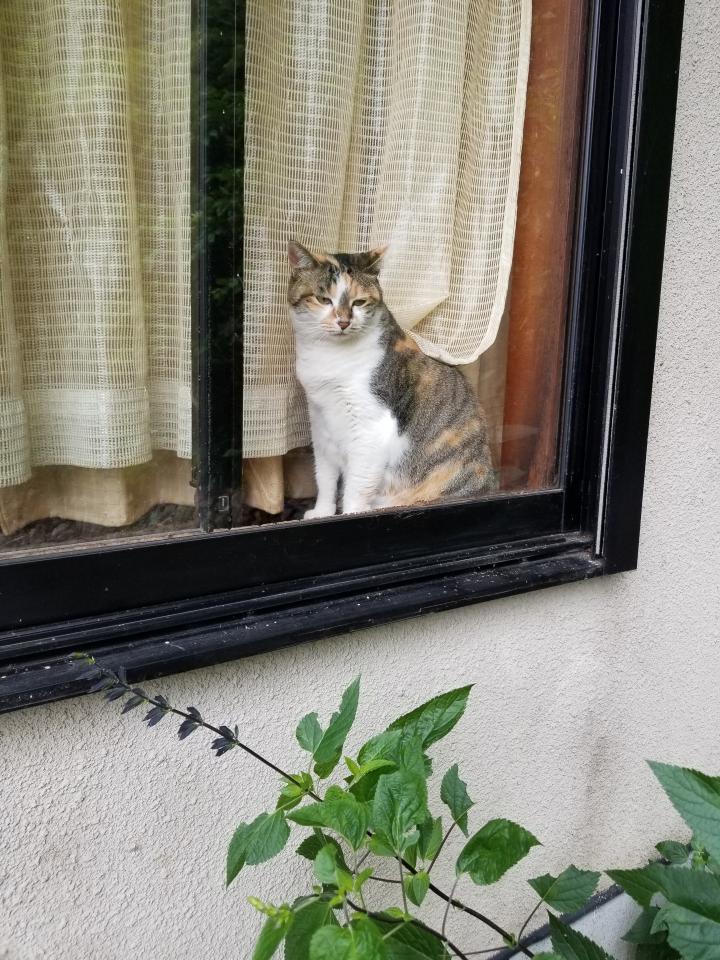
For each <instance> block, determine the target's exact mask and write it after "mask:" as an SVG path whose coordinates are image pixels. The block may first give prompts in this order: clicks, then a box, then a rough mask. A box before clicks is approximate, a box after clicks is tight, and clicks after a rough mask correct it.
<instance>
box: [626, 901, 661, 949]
mask: <svg viewBox="0 0 720 960" xmlns="http://www.w3.org/2000/svg"><path fill="white" fill-rule="evenodd" d="M657 915H658V907H643V909H642V911H641V912H640V914H639V915H638V917H637V918H636V920H635V923H633V925H632V926H631V927H630V929H629V930H628V931H627V933H626V934H625V936H624V937H623V940H625V942H626V943H661V942H662V941H664V940H667V934H666V933H665V931H663V930H661V931H659V932H658V933H653V932H652V928H653V924H654V923H655V918H656V917H657Z"/></svg>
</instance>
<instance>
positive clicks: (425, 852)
mask: <svg viewBox="0 0 720 960" xmlns="http://www.w3.org/2000/svg"><path fill="white" fill-rule="evenodd" d="M418 831H419V834H420V836H419V837H418V854H419V856H420V858H421V859H422V860H432V859H433V858H434V857H435V854H436V853H437V852H438V850H439V849H440V845H441V844H442V839H443V826H442V817H435V818H433V817H428V818H427V819H426V820H424V821H423V822H422V823H421V824H420V826H419V827H418Z"/></svg>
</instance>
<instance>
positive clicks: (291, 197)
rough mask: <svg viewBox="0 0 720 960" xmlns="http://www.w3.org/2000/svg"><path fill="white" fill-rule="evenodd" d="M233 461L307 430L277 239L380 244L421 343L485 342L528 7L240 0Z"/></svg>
mask: <svg viewBox="0 0 720 960" xmlns="http://www.w3.org/2000/svg"><path fill="white" fill-rule="evenodd" d="M247 10H248V35H247V100H246V106H247V148H246V169H245V191H246V194H245V202H246V214H245V215H246V220H245V223H246V237H245V249H246V262H245V334H244V338H245V339H244V342H245V417H244V444H245V454H246V455H247V456H251V457H265V456H272V455H278V454H283V453H285V452H286V451H287V450H289V449H290V448H292V447H297V446H299V445H301V444H303V443H306V442H307V441H308V430H307V422H306V414H305V407H304V403H303V399H302V396H301V394H300V392H299V390H298V387H297V384H296V382H295V379H294V376H293V348H292V337H291V332H290V328H289V324H288V320H287V311H286V306H285V287H286V283H287V265H286V252H285V251H286V245H287V241H288V239H289V238H291V237H292V238H296V239H298V240H300V241H302V242H303V243H304V244H306V245H307V246H309V247H310V248H311V249H329V250H338V249H340V250H357V249H362V248H367V247H369V246H374V245H379V244H386V243H389V244H390V247H389V250H388V253H387V255H386V259H385V268H384V270H383V274H382V279H383V284H384V288H385V293H386V298H387V300H388V303H389V304H390V306H391V308H392V309H393V311H394V312H395V314H396V316H397V318H398V320H399V321H400V323H402V324H403V326H405V327H406V328H408V329H411V330H412V332H413V335H414V336H415V337H416V339H417V340H418V342H419V343H420V345H421V346H422V348H423V349H424V350H425V351H426V352H428V353H430V354H432V355H433V356H436V357H439V358H440V359H443V360H445V361H447V362H451V363H471V362H472V361H474V360H476V359H477V358H478V357H479V356H480V355H481V354H482V353H483V352H484V351H485V350H487V348H488V347H490V346H491V345H492V343H493V341H494V339H495V337H496V334H497V330H498V326H499V324H500V321H501V318H502V316H503V311H504V307H505V299H506V293H507V285H508V277H509V271H510V263H511V258H512V247H513V237H514V227H515V212H516V200H517V188H518V177H519V168H520V152H521V144H522V129H523V116H524V105H525V90H526V83H527V71H528V59H529V40H530V20H531V2H530V0H362V2H360V0H292V2H290V0H286V2H283V3H272V4H270V3H266V2H261V0H252V2H250V3H249V4H248V7H247Z"/></svg>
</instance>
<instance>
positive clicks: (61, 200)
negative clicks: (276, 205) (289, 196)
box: [0, 0, 191, 487]
mask: <svg viewBox="0 0 720 960" xmlns="http://www.w3.org/2000/svg"><path fill="white" fill-rule="evenodd" d="M0 143H1V144H2V149H1V151H0V283H1V285H2V288H1V290H0V487H7V486H10V485H15V484H19V483H22V482H24V481H26V480H28V479H29V478H30V476H31V473H32V469H33V467H40V466H44V465H50V464H53V465H55V464H64V465H72V466H76V467H84V468H96V469H103V470H117V469H120V468H125V467H129V466H131V465H137V464H141V463H146V462H148V461H149V460H150V458H151V456H152V453H153V451H154V450H169V451H173V452H174V453H175V454H176V455H178V456H180V457H189V456H190V454H191V413H190V410H191V398H190V294H191V291H190V155H191V149H190V5H189V3H188V2H187V0H23V2H22V3H18V2H12V3H4V4H0Z"/></svg>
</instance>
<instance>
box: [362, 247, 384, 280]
mask: <svg viewBox="0 0 720 960" xmlns="http://www.w3.org/2000/svg"><path fill="white" fill-rule="evenodd" d="M387 248H388V244H385V246H384V247H375V249H374V250H368V251H367V253H361V254H360V260H361V265H362V269H363V270H364V271H365V272H366V273H380V268H381V267H382V260H383V257H384V256H385V254H386V252H387Z"/></svg>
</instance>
